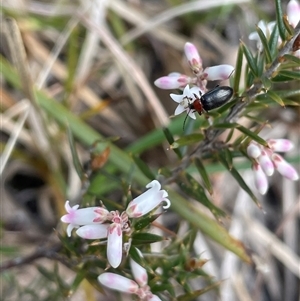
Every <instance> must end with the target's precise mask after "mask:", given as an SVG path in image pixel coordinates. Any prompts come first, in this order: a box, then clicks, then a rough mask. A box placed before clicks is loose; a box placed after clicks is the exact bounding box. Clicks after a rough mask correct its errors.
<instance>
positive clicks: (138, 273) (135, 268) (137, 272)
mask: <svg viewBox="0 0 300 301" xmlns="http://www.w3.org/2000/svg"><path fill="white" fill-rule="evenodd" d="M130 267H131V271H132V274H133V277H134V280H135V281H136V282H137V283H138V284H139V286H145V285H146V284H147V283H148V275H147V272H146V270H145V269H144V268H143V267H142V266H140V265H139V264H138V263H136V262H135V261H134V260H133V259H131V258H130Z"/></svg>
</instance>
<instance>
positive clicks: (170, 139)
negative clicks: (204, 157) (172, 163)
mask: <svg viewBox="0 0 300 301" xmlns="http://www.w3.org/2000/svg"><path fill="white" fill-rule="evenodd" d="M163 132H164V134H165V137H166V139H167V141H168V142H169V144H170V145H171V146H172V145H173V143H174V142H175V139H174V137H173V135H172V133H171V132H170V131H169V129H168V128H163ZM173 150H174V152H175V154H176V155H177V156H178V158H179V159H182V153H181V151H180V150H179V149H178V148H173Z"/></svg>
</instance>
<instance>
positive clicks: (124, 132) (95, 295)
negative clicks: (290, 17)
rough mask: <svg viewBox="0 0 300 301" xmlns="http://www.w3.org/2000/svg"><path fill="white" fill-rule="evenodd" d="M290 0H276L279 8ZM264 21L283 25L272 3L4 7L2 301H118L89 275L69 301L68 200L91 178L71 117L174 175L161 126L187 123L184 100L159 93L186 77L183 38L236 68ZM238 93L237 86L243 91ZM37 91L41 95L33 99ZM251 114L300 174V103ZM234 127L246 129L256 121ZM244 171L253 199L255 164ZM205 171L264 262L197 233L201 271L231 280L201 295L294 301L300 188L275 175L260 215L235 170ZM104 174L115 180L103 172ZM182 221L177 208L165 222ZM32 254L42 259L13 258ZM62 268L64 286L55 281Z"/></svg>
mask: <svg viewBox="0 0 300 301" xmlns="http://www.w3.org/2000/svg"><path fill="white" fill-rule="evenodd" d="M286 5H287V1H282V7H283V10H284V9H285V7H286ZM6 17H11V18H13V19H15V20H16V24H17V26H18V28H19V30H20V33H21V36H18V30H16V27H14V25H13V24H11V25H7V24H6V25H3V24H4V22H5V18H6ZM261 19H264V20H266V21H271V20H275V19H276V15H275V4H274V2H273V1H271V0H265V1H247V0H229V1H218V0H216V1H178V0H169V1H156V0H151V1H147V0H143V1H139V0H131V1H122V0H111V1H107V0H94V1H92V0H86V1H68V0H65V1H30V0H28V1H25V0H2V3H1V22H2V23H1V46H0V47H1V48H0V51H1V61H2V65H1V78H0V81H1V132H0V133H1V144H0V145H1V153H2V154H1V196H0V197H1V200H0V201H1V234H0V235H1V236H0V239H1V249H0V254H1V262H2V263H7V262H9V263H10V264H11V266H10V265H8V266H6V268H5V270H3V271H2V273H1V276H0V277H1V278H0V280H1V281H0V289H1V291H0V295H1V296H0V297H1V300H10V301H13V300H22V301H27V300H72V301H77V300H95V301H96V300H115V299H113V297H112V296H111V297H108V296H106V297H104V296H103V295H102V294H101V293H100V292H98V291H97V290H96V289H95V288H94V287H92V286H91V285H90V284H89V283H88V282H87V281H86V282H83V284H81V286H80V288H79V289H78V290H77V291H76V292H75V293H74V294H73V295H72V296H71V297H70V298H69V297H68V295H66V292H67V291H68V289H69V285H70V283H71V282H72V281H73V279H74V277H75V273H74V272H73V271H72V270H71V269H69V268H68V266H67V265H66V263H64V262H61V259H60V258H58V259H57V260H55V255H54V254H55V253H56V251H58V250H59V248H60V244H59V239H58V236H57V231H61V224H60V222H59V220H60V217H61V216H62V215H63V214H64V212H65V211H64V203H65V200H66V199H70V200H72V201H73V202H79V201H80V196H81V195H82V191H85V190H86V189H87V188H86V186H85V184H86V185H89V184H90V183H83V185H82V179H80V177H79V176H78V173H77V172H76V169H75V167H74V161H73V159H72V151H71V148H70V142H69V138H68V134H67V130H66V127H67V125H66V124H65V123H66V119H65V118H64V115H65V114H67V113H66V112H68V114H72V116H75V117H74V118H75V119H74V125H72V126H74V127H76V122H77V119H79V120H81V121H83V122H84V123H85V124H87V125H89V126H90V127H91V128H92V129H93V130H94V131H95V132H97V133H99V134H100V135H101V137H102V139H103V141H106V140H107V139H108V140H109V141H113V142H114V144H115V145H116V146H117V147H119V148H120V149H121V150H124V151H128V152H129V151H131V152H134V153H135V154H138V155H140V157H141V158H142V160H143V161H144V162H145V163H146V164H147V165H148V166H149V167H151V168H153V169H154V170H157V169H159V168H163V167H165V166H167V167H169V168H171V167H174V166H176V165H177V164H178V159H177V157H176V156H175V154H174V153H173V152H172V151H170V149H169V147H168V146H169V145H168V143H167V142H166V139H165V137H164V135H163V132H162V130H161V129H162V127H164V126H168V127H169V129H170V130H171V131H172V133H173V134H174V135H175V136H176V135H182V124H183V119H184V117H185V116H177V117H175V118H173V117H172V115H173V113H174V110H175V108H176V103H174V102H173V101H172V100H171V98H170V96H169V94H170V93H174V91H164V90H160V89H158V88H156V87H155V86H154V84H153V82H154V80H155V79H157V78H158V77H161V76H164V75H167V74H169V73H171V72H181V73H184V74H188V75H192V74H191V71H190V69H189V66H188V64H187V61H186V58H185V57H184V54H183V46H184V44H185V43H186V42H188V41H189V42H192V43H194V44H195V45H196V46H197V48H198V50H199V53H200V55H201V58H202V60H203V65H204V67H207V66H214V65H219V64H231V65H233V66H235V62H236V56H237V50H238V47H239V43H240V40H242V41H243V42H244V43H245V44H247V45H248V46H249V47H252V49H254V50H255V49H256V42H255V41H249V40H248V35H249V34H250V33H251V32H253V31H255V25H256V24H257V23H258V21H259V20H261ZM8 37H11V38H8ZM11 43H13V44H11ZM22 43H23V44H24V46H23V45H22ZM23 47H24V48H23ZM23 51H25V53H26V58H25V57H24V56H23ZM12 65H15V66H16V68H13V69H11V66H12ZM17 74H18V76H17ZM216 84H219V83H214V82H213V83H210V84H209V86H208V87H209V88H213V87H215V85H216ZM221 84H222V85H229V81H227V82H226V81H224V82H221ZM293 84H294V85H299V82H295V83H293ZM240 86H241V87H242V91H243V88H245V86H244V83H241V84H240ZM33 87H35V88H36V89H37V90H40V91H42V92H43V95H44V96H40V95H37V94H36V95H37V97H35V96H34V95H35V93H36V92H34V90H33ZM294 87H295V86H294ZM298 87H299V86H298ZM284 89H288V87H287V86H285V87H284ZM35 98H38V101H36V102H35V101H34V99H35ZM48 98H51V99H52V100H55V102H57V103H58V104H60V105H62V106H55V105H52V102H49V101H48V100H47V99H48ZM294 101H299V96H298V99H297V97H296V98H295V99H294ZM63 108H64V109H63ZM257 114H260V117H262V116H263V118H265V119H266V120H268V121H269V123H270V124H271V125H272V127H268V128H265V129H264V130H263V131H262V133H261V136H262V137H264V138H265V139H267V138H287V139H290V140H292V141H293V143H294V144H295V148H294V150H293V151H291V152H290V153H289V157H290V158H291V159H290V162H292V163H293V164H294V166H295V167H297V168H298V170H299V137H300V136H299V130H300V128H299V108H298V107H286V108H285V109H282V108H280V107H279V106H270V107H266V108H265V109H263V110H261V112H259V113H257ZM183 115H184V114H183ZM170 117H171V118H170ZM72 118H73V117H72ZM200 119H201V117H197V122H201V120H200ZM199 120H200V121H199ZM240 123H241V124H243V125H244V126H246V127H247V126H249V120H244V121H243V120H241V121H240ZM198 125H199V123H198ZM194 126H197V124H195V125H194ZM85 135H86V132H84V131H83V130H82V128H80V127H78V135H77V137H76V138H77V139H76V141H77V142H76V150H77V152H78V156H79V159H80V162H81V164H82V166H83V167H84V168H85V170H86V171H87V172H89V171H90V170H89V168H90V167H89V166H90V165H89V162H90V160H91V158H92V157H93V147H94V146H95V145H93V144H92V143H90V141H91V140H92V138H88V137H85ZM99 143H100V144H101V141H100V142H99ZM5 148H6V150H5ZM7 148H8V149H7ZM108 152H109V151H107V153H105V152H103V153H101V156H100V157H99V158H98V159H99V161H98V162H97V163H95V164H97V165H98V166H97V168H101V167H102V165H104V164H105V163H106V160H107V157H108V156H109V154H108ZM238 164H240V165H238V167H239V170H240V171H241V173H242V174H243V177H244V179H245V181H246V182H247V183H248V184H249V186H250V187H252V188H253V191H255V188H254V186H253V178H252V172H251V170H250V163H249V162H245V160H241V162H238ZM211 170H212V172H211V174H210V175H211V178H212V183H213V185H214V189H215V193H214V202H215V204H216V205H217V206H220V207H221V208H222V209H224V210H226V212H228V213H229V215H230V216H231V218H230V219H227V220H226V221H225V222H224V226H225V227H226V228H227V229H229V230H230V232H231V233H232V234H233V235H234V236H235V237H237V238H238V239H241V240H243V241H244V243H245V245H246V246H248V247H249V252H253V254H255V256H256V259H257V262H256V268H255V267H253V266H246V265H243V264H241V261H240V260H239V259H238V258H237V257H235V256H234V255H232V254H231V253H229V252H228V251H226V250H224V249H222V248H220V246H218V245H216V244H215V243H212V242H211V241H209V240H208V241H207V240H206V238H205V237H202V236H199V246H201V247H199V248H200V249H198V251H196V252H199V253H198V254H200V253H201V252H207V253H205V254H206V256H207V257H208V258H209V259H211V260H210V262H209V264H207V271H208V272H209V273H211V274H212V275H214V276H215V277H216V279H219V280H221V279H223V280H224V282H223V283H222V284H221V287H220V290H219V294H215V293H213V294H210V293H208V294H204V295H203V296H201V298H199V299H197V300H204V301H205V300H207V301H209V300H224V301H226V300H228V301H229V300H230V301H234V300H242V301H243V300H245V301H249V300H255V301H256V300H263V301H269V300H272V301H282V300H286V301H296V300H298V297H299V273H300V270H299V268H300V265H299V262H300V260H299V248H300V245H299V212H300V198H299V182H291V181H288V180H286V179H284V178H282V176H280V175H279V174H278V173H277V174H276V175H275V176H273V177H272V178H270V189H269V191H268V193H267V194H266V195H265V196H264V197H260V201H261V204H262V206H263V214H262V210H260V209H258V208H257V207H256V206H255V205H254V204H253V202H252V201H251V200H250V199H249V197H248V195H246V194H245V192H244V191H243V190H241V188H239V186H238V184H237V183H236V182H235V181H234V180H233V178H232V177H231V175H229V174H228V173H226V172H224V169H222V168H220V167H219V166H218V165H215V166H213V167H212V169H211ZM106 172H108V171H106ZM101 176H102V177H108V178H109V176H107V174H105V171H104V172H103V173H102V174H101ZM112 182H114V179H112ZM96 184H97V182H96V183H95V184H94V186H92V187H89V189H91V190H92V191H93V192H94V195H97V196H99V198H100V196H101V198H111V199H116V200H117V199H119V198H121V196H122V190H121V189H118V188H114V189H109V187H106V188H107V189H105V188H104V187H99V186H97V185H96ZM115 184H116V183H115ZM112 186H113V187H116V185H112ZM256 194H257V193H256ZM177 219H178V217H177V216H176V215H174V214H172V213H170V215H169V218H166V227H169V226H170V227H172V226H174V225H175V224H176V223H178V222H180V221H179V220H177ZM47 246H51V248H50V250H48V251H49V254H48V253H47V254H46V255H45V252H44V251H45V249H44V248H47ZM39 249H40V250H42V251H41V254H39V252H38V250H39ZM51 252H52V253H51ZM30 254H35V255H34V256H35V258H34V259H35V260H29V263H28V264H23V263H24V262H21V263H20V264H19V263H18V260H20V258H28V257H27V256H29V255H30ZM39 257H43V258H39ZM45 257H49V258H48V259H47V258H45ZM57 270H59V275H60V277H61V278H59V277H57V278H56V277H55V276H54V275H56V271H57ZM297 271H298V272H297ZM126 298H128V299H126ZM116 300H117V299H116ZM118 300H131V297H122V299H121V297H120V299H118ZM299 300H300V299H299Z"/></svg>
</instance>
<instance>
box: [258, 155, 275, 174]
mask: <svg viewBox="0 0 300 301" xmlns="http://www.w3.org/2000/svg"><path fill="white" fill-rule="evenodd" d="M258 162H259V164H260V166H261V168H262V169H263V171H264V172H265V174H266V175H267V176H272V175H273V173H274V165H273V162H272V160H271V159H270V157H269V156H268V154H267V153H266V152H265V151H264V150H263V151H262V152H261V155H260V156H259V158H258Z"/></svg>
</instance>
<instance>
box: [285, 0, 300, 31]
mask: <svg viewBox="0 0 300 301" xmlns="http://www.w3.org/2000/svg"><path fill="white" fill-rule="evenodd" d="M286 12H287V15H288V19H289V23H290V24H291V25H292V26H293V27H296V25H297V24H298V22H299V20H300V3H299V2H298V1H296V0H291V1H289V3H288V5H287V8H286Z"/></svg>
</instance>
